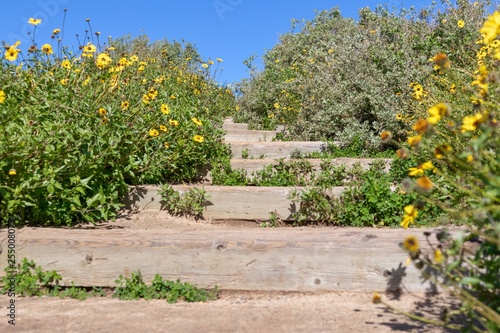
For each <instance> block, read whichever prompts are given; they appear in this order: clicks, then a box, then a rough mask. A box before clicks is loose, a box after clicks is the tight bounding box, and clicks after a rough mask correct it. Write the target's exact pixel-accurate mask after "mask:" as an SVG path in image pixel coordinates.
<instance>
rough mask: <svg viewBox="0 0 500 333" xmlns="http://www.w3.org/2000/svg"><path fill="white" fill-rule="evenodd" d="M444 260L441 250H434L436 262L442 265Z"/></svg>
mask: <svg viewBox="0 0 500 333" xmlns="http://www.w3.org/2000/svg"><path fill="white" fill-rule="evenodd" d="M443 260H444V256H443V252H441V250H440V249H436V250H434V262H435V263H436V264H440V263H442V262H443Z"/></svg>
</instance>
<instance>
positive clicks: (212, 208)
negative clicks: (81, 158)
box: [125, 185, 344, 220]
mask: <svg viewBox="0 0 500 333" xmlns="http://www.w3.org/2000/svg"><path fill="white" fill-rule="evenodd" d="M193 187H197V188H203V189H205V191H206V193H207V196H208V200H207V202H206V204H205V209H204V212H203V218H204V219H206V220H222V219H238V220H240V219H241V220H268V219H269V217H270V212H275V213H277V214H278V216H279V217H280V218H281V219H284V220H289V219H291V215H292V214H293V213H294V212H296V211H297V210H298V209H299V208H300V204H294V203H292V201H291V200H290V199H288V197H289V196H290V194H291V193H292V192H293V191H294V190H295V189H296V190H297V191H298V192H300V191H303V190H304V189H303V188H301V187H297V188H295V187H245V186H203V185H174V186H172V188H173V189H174V190H176V191H179V192H180V193H184V192H186V191H188V190H189V189H192V188H193ZM343 190H344V187H334V188H332V189H331V190H330V191H329V194H330V195H331V196H332V197H335V196H338V195H340V193H342V191H343ZM159 191H160V187H158V186H137V187H133V188H131V191H130V194H129V196H128V197H127V198H126V199H125V208H126V209H129V210H157V211H159V210H163V209H164V206H163V204H162V202H161V201H162V199H161V196H160V194H159Z"/></svg>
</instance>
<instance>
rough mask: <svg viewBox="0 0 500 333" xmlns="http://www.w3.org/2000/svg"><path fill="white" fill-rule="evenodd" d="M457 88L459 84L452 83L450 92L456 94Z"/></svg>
mask: <svg viewBox="0 0 500 333" xmlns="http://www.w3.org/2000/svg"><path fill="white" fill-rule="evenodd" d="M456 90H457V85H456V84H455V83H452V84H451V87H450V93H452V94H454V93H455V92H456Z"/></svg>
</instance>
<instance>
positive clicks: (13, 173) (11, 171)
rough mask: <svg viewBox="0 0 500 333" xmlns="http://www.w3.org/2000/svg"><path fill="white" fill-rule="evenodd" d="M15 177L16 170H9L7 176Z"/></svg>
mask: <svg viewBox="0 0 500 333" xmlns="http://www.w3.org/2000/svg"><path fill="white" fill-rule="evenodd" d="M15 175H17V172H16V169H14V168H12V169H10V170H9V176H15Z"/></svg>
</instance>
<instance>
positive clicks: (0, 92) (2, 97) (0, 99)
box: [0, 90, 7, 104]
mask: <svg viewBox="0 0 500 333" xmlns="http://www.w3.org/2000/svg"><path fill="white" fill-rule="evenodd" d="M6 99H7V95H6V94H5V93H4V92H3V90H0V104H2V103H3V102H5V100H6Z"/></svg>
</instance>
